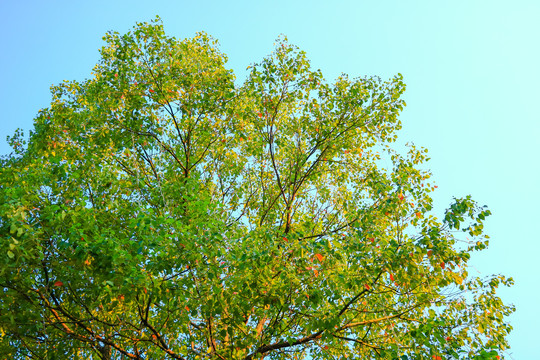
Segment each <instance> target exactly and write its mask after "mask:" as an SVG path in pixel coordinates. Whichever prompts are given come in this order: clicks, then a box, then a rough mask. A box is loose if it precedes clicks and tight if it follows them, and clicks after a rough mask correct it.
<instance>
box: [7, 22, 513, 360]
mask: <svg viewBox="0 0 540 360" xmlns="http://www.w3.org/2000/svg"><path fill="white" fill-rule="evenodd" d="M104 39H105V40H106V42H107V45H106V46H105V47H103V49H102V50H101V56H102V58H101V60H100V62H99V63H98V65H96V67H95V68H94V70H93V77H92V78H91V79H88V80H85V81H82V82H77V81H72V82H64V83H62V84H60V85H58V86H54V87H53V88H52V94H53V100H52V103H51V105H50V107H49V108H47V109H44V110H41V111H40V112H39V114H38V116H37V118H36V119H35V128H34V130H33V131H32V132H31V134H30V137H29V140H28V143H27V144H26V143H25V140H24V136H23V135H22V134H21V133H20V132H19V133H17V134H16V135H15V136H14V137H12V138H11V139H10V142H11V145H12V146H13V148H14V152H13V153H12V154H10V155H9V156H5V157H4V158H3V159H2V170H1V172H0V179H1V182H0V235H1V237H2V242H1V244H0V247H1V248H0V254H1V255H0V262H1V268H0V287H1V288H2V296H1V297H0V334H1V336H2V337H1V340H0V353H2V354H3V355H5V356H10V357H11V358H14V359H23V358H25V359H26V358H31V359H49V358H62V359H63V358H84V357H86V358H92V359H128V358H129V359H161V358H172V359H206V358H207V359H245V360H247V359H262V358H265V359H302V358H311V359H334V358H337V357H345V358H348V357H350V358H357V359H375V358H381V359H401V360H402V359H443V358H444V359H471V358H474V359H495V358H497V359H498V358H499V356H501V354H502V351H504V349H505V348H507V346H508V344H507V341H506V336H507V334H508V332H509V331H510V329H511V327H510V326H509V325H508V324H507V323H506V322H505V320H504V317H505V316H507V315H508V314H510V313H511V312H512V310H513V309H512V307H511V306H506V305H504V304H503V303H502V302H501V300H500V299H499V298H498V297H497V296H496V294H495V289H496V288H497V286H498V285H499V284H505V285H510V284H511V282H512V280H511V279H506V278H505V277H503V276H492V277H489V278H487V279H479V278H476V277H473V276H471V275H469V274H468V273H467V262H468V260H469V258H470V254H471V252H473V251H474V250H481V249H483V248H485V247H486V246H487V243H488V242H487V236H485V235H483V234H482V233H483V221H484V219H485V217H486V216H488V215H489V214H490V212H489V210H487V209H486V208H485V207H480V206H478V205H477V204H476V203H475V202H474V201H472V200H471V199H470V197H466V198H463V199H456V200H455V202H454V203H453V204H451V206H450V207H449V209H448V210H447V211H446V214H445V216H444V219H442V220H438V219H437V218H436V217H434V216H433V215H430V213H429V211H430V209H431V207H432V200H431V198H430V195H429V194H430V192H432V191H433V190H434V189H435V187H436V186H434V185H433V184H431V183H430V182H429V178H430V174H429V172H428V171H425V170H421V164H422V163H424V162H425V161H426V160H427V155H426V152H427V150H424V149H419V148H416V147H415V146H413V145H410V146H409V150H408V153H407V154H400V153H398V152H397V151H396V150H395V149H394V148H393V147H392V145H393V142H394V141H395V139H396V132H397V131H398V130H399V128H400V121H399V119H398V114H399V112H400V111H401V110H402V109H403V106H404V105H405V103H404V102H403V100H401V99H400V96H401V94H402V93H403V91H404V89H405V85H404V83H403V82H402V78H401V76H400V75H398V76H396V77H394V78H392V79H390V80H389V81H386V82H383V81H381V80H380V79H379V78H375V77H371V78H359V79H349V78H348V77H347V76H345V75H343V76H341V77H340V78H338V79H337V80H336V82H335V83H334V84H329V83H327V82H326V81H325V80H324V79H323V77H322V74H321V73H320V71H314V70H313V69H311V67H310V64H309V62H308V60H307V59H306V57H305V54H304V53H303V52H301V51H299V50H298V49H297V48H296V47H294V46H292V45H290V44H289V43H287V41H286V40H285V39H281V40H280V41H279V42H278V43H277V47H276V49H275V51H274V52H273V54H272V55H270V56H269V57H267V58H265V59H264V60H263V61H262V62H261V63H259V64H256V65H254V66H252V67H251V70H250V73H249V76H248V77H247V79H246V80H245V82H244V83H243V84H241V85H237V84H236V83H235V78H234V75H233V73H232V71H230V70H228V69H226V68H225V63H226V57H225V55H224V54H222V53H221V52H220V51H219V49H218V47H217V43H216V41H214V40H213V39H212V38H210V37H208V36H207V35H205V34H199V35H197V36H196V37H194V38H192V39H186V40H182V41H179V40H176V39H174V38H171V37H167V36H166V35H165V34H164V31H163V27H162V24H161V22H160V20H159V19H157V20H156V21H153V22H151V23H140V24H137V26H136V27H135V28H134V29H133V31H131V32H129V33H127V34H126V35H122V36H121V35H119V34H117V33H109V34H108V35H106V36H105V38H104ZM459 229H462V230H463V232H459V231H458V230H459ZM466 236H469V237H470V240H469V239H467V238H466Z"/></svg>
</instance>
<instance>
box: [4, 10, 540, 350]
mask: <svg viewBox="0 0 540 360" xmlns="http://www.w3.org/2000/svg"><path fill="white" fill-rule="evenodd" d="M289 2H292V1H232V0H231V1H198V2H195V1H153V2H150V1H101V0H99V1H86V2H82V1H81V2H76V1H54V0H49V1H20V2H14V1H6V0H5V1H1V2H0V20H1V21H0V33H1V36H0V69H1V70H0V84H1V86H0V109H2V112H1V115H0V154H6V153H7V152H9V147H8V145H7V143H6V141H5V137H6V135H12V134H13V132H14V131H15V129H16V128H22V129H24V130H25V132H26V133H28V131H29V130H30V129H31V128H32V124H33V118H34V116H35V115H36V114H37V112H38V110H39V109H41V108H44V107H47V106H48V104H49V102H50V99H51V97H50V94H49V87H50V86H51V85H52V84H56V83H59V82H61V81H63V80H84V79H85V78H88V77H90V76H91V75H90V72H91V70H92V67H93V66H94V65H95V64H96V62H97V61H98V59H99V53H98V49H99V48H100V47H101V46H102V45H103V41H102V39H101V38H102V36H103V35H104V34H105V33H106V32H107V31H108V30H114V31H118V32H120V33H124V32H126V31H128V30H129V29H130V28H131V27H132V26H134V25H135V23H136V22H140V21H149V20H151V19H153V18H155V16H156V15H159V16H160V17H161V18H162V20H163V23H164V25H165V30H166V33H167V34H168V35H170V36H175V37H177V38H185V37H192V36H193V35H194V34H195V33H196V32H197V31H205V32H207V33H209V34H210V35H212V36H214V37H215V38H217V39H218V40H219V41H220V44H221V50H222V51H223V52H224V53H226V54H227V55H228V57H229V63H228V66H229V67H230V68H232V69H233V70H234V72H235V73H236V75H237V78H238V79H239V80H241V79H242V78H243V77H244V76H245V75H246V74H247V72H246V70H245V69H246V67H247V66H248V65H250V64H251V63H253V62H258V61H260V60H261V59H262V58H263V57H264V56H266V55H267V54H269V53H270V52H272V50H273V43H274V41H275V39H276V38H277V37H278V36H279V35H280V34H284V35H286V36H287V37H288V39H289V42H291V43H293V44H295V45H297V46H299V47H300V48H301V49H302V50H304V51H306V53H307V56H308V58H309V59H311V61H312V66H313V67H314V68H320V69H321V70H322V72H323V74H324V76H325V78H326V79H327V80H329V81H333V80H334V79H335V78H336V77H337V76H338V75H339V74H341V73H347V74H349V76H351V77H356V76H365V75H378V76H381V77H382V78H383V79H386V78H389V77H391V76H393V75H395V74H397V73H401V74H403V76H404V81H405V83H406V84H407V91H406V93H405V97H404V98H405V100H406V102H407V107H406V109H405V111H404V112H403V114H402V116H401V120H402V122H403V130H402V131H401V133H400V138H401V140H400V141H401V143H405V142H407V141H413V142H414V143H415V144H416V145H418V146H423V147H426V148H428V149H429V153H430V155H431V161H430V162H429V164H428V166H429V168H430V169H431V170H432V172H433V174H434V179H435V181H436V182H437V185H438V186H439V188H438V191H437V192H435V194H434V200H435V204H436V207H435V209H434V212H435V214H436V215H441V214H442V213H443V211H444V209H445V207H446V206H447V205H448V204H449V203H450V201H451V199H452V197H453V196H457V197H462V196H466V195H468V194H470V195H472V197H473V198H474V199H475V200H477V201H478V202H479V203H480V204H481V205H483V204H487V205H488V206H489V207H490V209H491V211H492V212H493V216H492V217H491V218H489V219H488V220H487V222H486V228H485V230H486V232H487V234H489V235H490V236H491V244H490V248H489V249H488V250H487V251H484V252H481V253H477V254H474V255H473V260H472V264H473V269H472V272H473V275H480V276H484V275H485V276H487V275H490V274H496V273H502V274H505V275H507V276H512V277H513V278H514V279H515V281H516V285H515V286H514V287H512V288H510V289H501V291H500V294H501V296H502V298H503V300H504V301H505V303H512V304H514V305H515V306H516V308H517V311H516V313H515V314H514V315H513V316H512V317H511V318H510V322H511V324H512V326H513V327H514V331H513V332H512V334H511V336H510V344H511V346H512V349H510V350H509V352H508V355H509V356H508V358H510V359H515V360H521V359H535V358H538V349H537V344H536V342H537V336H535V335H534V334H538V332H539V330H538V324H540V310H538V305H537V304H538V295H540V290H539V287H538V285H537V283H538V279H537V278H538V276H539V275H540V271H539V270H538V268H537V266H536V265H537V263H538V256H539V255H538V254H540V245H539V244H540V236H539V234H538V231H537V229H536V225H537V223H536V221H537V204H538V203H539V201H540V195H539V194H540V190H539V185H540V180H539V175H540V170H539V169H540V166H539V165H538V163H539V161H538V157H539V155H540V151H539V144H540V140H539V139H540V115H539V111H538V104H539V100H538V98H539V95H540V91H539V90H538V87H539V85H538V84H540V41H539V38H540V21H539V20H538V16H539V15H540V2H539V1H537V0H535V1H532V0H531V1H525V0H515V1H512V2H509V1H496V0H491V1H487V0H468V1H463V0H455V1H427V0H426V1H406V0H395V1H358V0H357V1H335V2H330V1H314V0H311V1H295V2H294V3H293V4H290V3H289ZM475 272H476V273H475Z"/></svg>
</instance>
